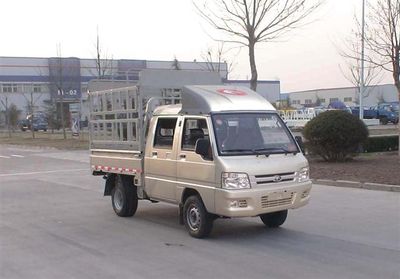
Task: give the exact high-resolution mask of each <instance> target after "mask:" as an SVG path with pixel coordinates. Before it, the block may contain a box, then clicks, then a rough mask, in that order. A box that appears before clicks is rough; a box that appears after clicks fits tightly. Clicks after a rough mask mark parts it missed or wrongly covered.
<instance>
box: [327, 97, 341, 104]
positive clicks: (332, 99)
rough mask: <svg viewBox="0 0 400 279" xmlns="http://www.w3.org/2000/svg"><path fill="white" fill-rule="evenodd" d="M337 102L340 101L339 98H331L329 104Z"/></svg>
mask: <svg viewBox="0 0 400 279" xmlns="http://www.w3.org/2000/svg"><path fill="white" fill-rule="evenodd" d="M337 101H339V98H330V99H329V103H332V102H337Z"/></svg>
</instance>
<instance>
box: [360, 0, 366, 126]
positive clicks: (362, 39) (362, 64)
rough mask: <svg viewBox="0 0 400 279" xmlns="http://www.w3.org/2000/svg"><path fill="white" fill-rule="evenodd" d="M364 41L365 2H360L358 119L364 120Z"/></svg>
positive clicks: (363, 0)
mask: <svg viewBox="0 0 400 279" xmlns="http://www.w3.org/2000/svg"><path fill="white" fill-rule="evenodd" d="M364 39H365V0H362V16H361V69H360V97H359V105H360V119H361V120H363V119H364V108H363V95H364Z"/></svg>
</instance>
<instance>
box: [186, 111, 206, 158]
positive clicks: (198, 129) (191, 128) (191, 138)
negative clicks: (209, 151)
mask: <svg viewBox="0 0 400 279" xmlns="http://www.w3.org/2000/svg"><path fill="white" fill-rule="evenodd" d="M208 138H209V136H208V128H207V122H206V120H205V119H190V118H186V119H185V124H184V126H183V133H182V150H189V151H194V149H195V146H196V141H197V140H198V139H208Z"/></svg>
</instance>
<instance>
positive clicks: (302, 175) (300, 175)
mask: <svg viewBox="0 0 400 279" xmlns="http://www.w3.org/2000/svg"><path fill="white" fill-rule="evenodd" d="M309 179H310V172H309V170H308V168H302V169H301V170H300V171H298V172H297V181H298V182H304V181H307V180H309Z"/></svg>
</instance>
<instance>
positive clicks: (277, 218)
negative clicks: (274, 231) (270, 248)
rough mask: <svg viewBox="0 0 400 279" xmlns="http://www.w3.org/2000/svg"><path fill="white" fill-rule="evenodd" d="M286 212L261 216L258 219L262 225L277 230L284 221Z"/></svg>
mask: <svg viewBox="0 0 400 279" xmlns="http://www.w3.org/2000/svg"><path fill="white" fill-rule="evenodd" d="M287 213H288V211H287V210H282V211H278V212H272V213H266V214H261V215H260V218H261V221H263V223H264V224H265V225H266V226H267V227H269V228H277V227H279V226H281V225H282V224H283V223H285V221H286V217H287Z"/></svg>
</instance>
